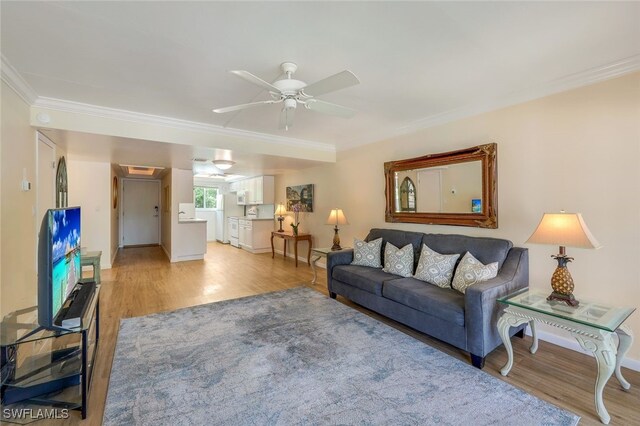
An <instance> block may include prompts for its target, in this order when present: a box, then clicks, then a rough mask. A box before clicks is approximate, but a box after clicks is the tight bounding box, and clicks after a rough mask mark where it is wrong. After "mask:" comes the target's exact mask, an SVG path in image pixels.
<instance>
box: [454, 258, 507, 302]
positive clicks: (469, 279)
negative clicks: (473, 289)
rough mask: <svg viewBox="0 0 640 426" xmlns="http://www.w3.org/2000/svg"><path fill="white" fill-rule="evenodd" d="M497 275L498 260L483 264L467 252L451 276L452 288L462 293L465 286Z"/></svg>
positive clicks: (465, 289) (465, 288)
mask: <svg viewBox="0 0 640 426" xmlns="http://www.w3.org/2000/svg"><path fill="white" fill-rule="evenodd" d="M496 275H498V262H493V263H490V264H488V265H483V264H482V262H480V261H479V260H478V259H476V258H475V257H473V255H472V254H471V253H469V252H467V253H466V254H465V255H464V257H463V258H462V260H461V261H460V264H459V265H458V268H456V276H455V277H454V278H453V284H452V286H453V288H455V289H456V290H458V291H459V292H461V293H462V294H464V293H465V292H466V291H467V288H469V287H470V286H472V285H474V284H475V283H479V282H482V281H486V280H490V279H491V278H495V276H496Z"/></svg>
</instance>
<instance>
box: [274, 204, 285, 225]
mask: <svg viewBox="0 0 640 426" xmlns="http://www.w3.org/2000/svg"><path fill="white" fill-rule="evenodd" d="M275 214H277V215H278V222H280V229H278V232H284V229H282V221H283V220H284V215H285V214H287V210H286V209H285V208H284V204H278V208H277V209H276V213H275Z"/></svg>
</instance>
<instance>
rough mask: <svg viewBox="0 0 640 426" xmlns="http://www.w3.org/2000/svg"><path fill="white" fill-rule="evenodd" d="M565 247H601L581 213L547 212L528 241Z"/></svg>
mask: <svg viewBox="0 0 640 426" xmlns="http://www.w3.org/2000/svg"><path fill="white" fill-rule="evenodd" d="M526 242H527V243H535V244H551V245H556V246H563V247H578V248H595V249H597V248H600V244H599V243H598V241H597V240H596V239H595V237H594V236H593V235H592V234H591V231H589V228H587V224H586V223H584V219H582V215H581V214H580V213H545V214H544V215H543V216H542V220H541V221H540V224H538V227H537V228H536V230H535V231H534V232H533V234H532V235H531V236H530V237H529V239H528V240H527V241H526Z"/></svg>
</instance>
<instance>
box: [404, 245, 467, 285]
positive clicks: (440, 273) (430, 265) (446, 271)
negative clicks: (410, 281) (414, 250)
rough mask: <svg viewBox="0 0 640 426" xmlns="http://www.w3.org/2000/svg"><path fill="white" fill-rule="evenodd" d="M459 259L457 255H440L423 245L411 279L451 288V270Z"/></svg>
mask: <svg viewBox="0 0 640 426" xmlns="http://www.w3.org/2000/svg"><path fill="white" fill-rule="evenodd" d="M459 257H460V255H459V254H440V253H438V252H435V251H433V250H431V249H430V248H429V247H427V245H426V244H423V245H422V251H421V252H420V260H418V267H417V268H416V273H415V275H414V276H413V278H416V279H418V280H420V281H426V282H428V283H429V284H435V285H437V286H438V287H442V288H451V278H452V277H453V268H455V267H456V261H457V260H458V258H459Z"/></svg>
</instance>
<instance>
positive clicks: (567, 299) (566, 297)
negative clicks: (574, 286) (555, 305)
mask: <svg viewBox="0 0 640 426" xmlns="http://www.w3.org/2000/svg"><path fill="white" fill-rule="evenodd" d="M547 300H548V301H550V302H551V301H552V300H557V301H559V302H564V303H566V304H567V305H569V306H573V307H576V306H578V305H579V304H580V302H579V301H578V300H576V298H575V297H573V294H562V293H556V292H555V291H554V292H553V293H551V294H550V295H549V297H547Z"/></svg>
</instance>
